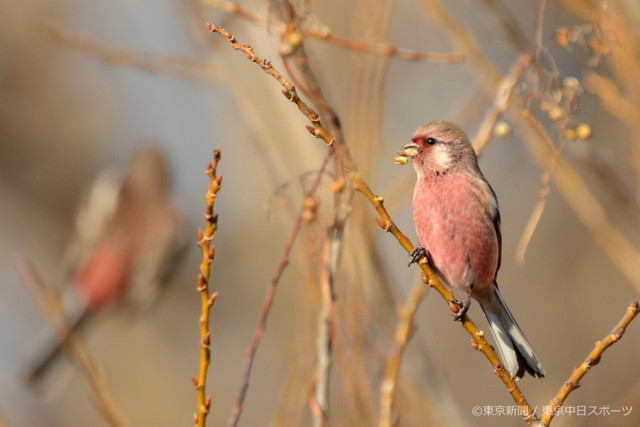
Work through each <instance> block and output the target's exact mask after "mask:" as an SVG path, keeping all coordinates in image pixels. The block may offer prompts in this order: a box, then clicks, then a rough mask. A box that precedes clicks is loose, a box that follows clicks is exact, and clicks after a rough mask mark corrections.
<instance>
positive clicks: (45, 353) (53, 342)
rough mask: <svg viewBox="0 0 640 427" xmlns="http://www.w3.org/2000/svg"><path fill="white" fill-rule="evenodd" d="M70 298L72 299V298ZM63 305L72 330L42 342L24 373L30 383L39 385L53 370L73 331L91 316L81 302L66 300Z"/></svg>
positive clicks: (79, 327) (75, 331)
mask: <svg viewBox="0 0 640 427" xmlns="http://www.w3.org/2000/svg"><path fill="white" fill-rule="evenodd" d="M68 299H69V300H71V299H70V298H68ZM63 306H66V307H65V310H66V312H67V318H68V320H69V322H70V327H71V330H70V331H68V333H66V334H65V335H64V337H61V336H60V334H55V335H53V336H48V337H46V339H45V341H46V342H43V343H42V345H41V347H40V348H39V352H38V354H37V356H36V357H34V358H33V359H32V360H31V361H30V362H29V366H28V367H27V369H26V370H25V372H24V374H23V376H24V380H25V382H26V383H27V384H28V385H31V386H35V385H37V383H39V382H40V380H41V379H42V378H43V377H44V376H45V375H46V374H47V372H49V371H51V368H52V366H53V365H55V364H56V362H58V361H59V360H60V359H61V356H62V354H63V346H64V345H65V342H66V340H67V339H68V337H69V336H70V335H71V334H73V333H77V332H78V331H79V330H80V329H81V328H82V327H83V326H84V324H85V321H86V320H87V318H88V317H89V316H88V313H87V311H86V309H85V308H84V305H83V304H81V303H79V302H71V303H69V302H68V301H66V300H64V301H63Z"/></svg>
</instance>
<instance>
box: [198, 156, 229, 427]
mask: <svg viewBox="0 0 640 427" xmlns="http://www.w3.org/2000/svg"><path fill="white" fill-rule="evenodd" d="M220 158H221V153H220V149H219V148H218V149H216V150H215V151H214V152H213V161H212V162H209V164H208V165H207V175H208V176H209V188H208V189H207V193H206V195H205V200H206V203H207V208H206V211H205V214H204V217H205V220H206V224H205V228H204V231H203V230H202V229H198V246H200V249H201V250H202V262H201V263H200V273H199V274H198V284H197V287H196V290H197V291H198V292H199V293H200V299H201V303H202V304H201V312H200V363H199V372H198V378H195V377H193V378H192V380H193V385H194V386H195V388H196V395H197V401H198V409H197V412H196V413H195V415H194V422H195V425H196V426H198V427H202V426H204V425H205V421H206V418H207V415H208V414H209V410H210V409H211V396H207V395H206V392H205V387H206V382H207V372H208V369H209V362H210V359H211V351H210V349H209V346H210V343H211V332H210V331H209V314H210V313H211V306H212V305H213V303H214V302H215V300H216V298H217V297H218V293H217V292H213V293H211V294H210V293H209V277H210V275H211V263H212V262H213V259H214V258H215V254H216V251H215V247H214V246H212V245H211V241H212V240H213V237H214V235H215V233H216V230H217V229H218V215H217V214H214V211H213V207H214V204H215V201H216V197H217V195H218V191H219V190H220V186H221V185H222V175H220V176H218V175H217V170H218V163H219V162H220Z"/></svg>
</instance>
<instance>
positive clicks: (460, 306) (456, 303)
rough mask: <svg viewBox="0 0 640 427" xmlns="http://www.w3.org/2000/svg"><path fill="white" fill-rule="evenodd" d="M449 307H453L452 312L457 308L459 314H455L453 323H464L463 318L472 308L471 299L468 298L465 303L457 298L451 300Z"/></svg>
mask: <svg viewBox="0 0 640 427" xmlns="http://www.w3.org/2000/svg"><path fill="white" fill-rule="evenodd" d="M449 303H450V304H449V306H450V307H451V310H452V311H453V310H455V309H456V308H457V310H458V311H457V312H455V313H454V314H453V321H454V322H457V321H462V318H463V317H464V316H465V314H467V311H469V307H470V306H471V298H470V297H469V298H467V299H466V300H464V301H460V300H459V299H456V298H451V299H450V300H449Z"/></svg>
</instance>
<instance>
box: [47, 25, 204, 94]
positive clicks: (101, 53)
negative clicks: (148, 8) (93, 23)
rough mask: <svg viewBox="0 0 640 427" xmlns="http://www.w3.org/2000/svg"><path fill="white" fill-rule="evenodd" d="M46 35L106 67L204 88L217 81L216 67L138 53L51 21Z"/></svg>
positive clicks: (128, 47) (125, 46)
mask: <svg viewBox="0 0 640 427" xmlns="http://www.w3.org/2000/svg"><path fill="white" fill-rule="evenodd" d="M43 30H44V33H45V35H46V36H47V37H48V38H49V39H50V40H51V41H52V42H54V43H57V44H60V45H62V46H64V47H66V48H68V49H71V50H74V51H76V52H79V53H82V54H84V55H87V56H90V57H93V58H96V59H97V60H99V61H101V62H102V63H103V64H105V65H110V66H113V67H130V68H135V69H139V70H144V71H147V72H150V73H155V74H164V75H167V76H172V77H179V78H183V79H187V80H191V81H195V82H197V83H200V84H205V85H206V84H211V83H213V82H214V81H215V80H216V77H215V76H216V73H215V68H214V65H213V64H212V63H210V62H206V61H200V60H197V59H191V58H186V57H181V56H173V55H164V54H152V53H148V52H141V51H136V50H134V49H133V48H131V47H130V46H127V45H123V44H115V43H108V42H105V41H101V40H97V39H95V38H94V37H92V36H90V35H88V34H81V33H78V32H76V31H73V30H71V29H69V28H67V27H66V26H64V25H63V24H62V23H60V22H57V21H54V20H49V21H46V22H45V23H44V24H43Z"/></svg>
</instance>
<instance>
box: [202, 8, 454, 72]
mask: <svg viewBox="0 0 640 427" xmlns="http://www.w3.org/2000/svg"><path fill="white" fill-rule="evenodd" d="M198 1H200V2H202V3H204V4H206V5H209V6H213V7H215V8H217V9H220V10H224V11H225V12H227V13H231V14H234V15H237V16H240V17H242V18H244V19H246V20H247V21H249V22H253V23H254V24H258V25H261V26H263V27H268V28H270V29H273V30H276V31H278V32H279V33H284V32H286V31H287V24H286V23H284V22H282V21H276V20H272V19H267V18H265V17H262V16H260V15H257V14H255V13H253V12H251V11H249V10H248V9H246V8H244V7H242V6H241V5H239V4H237V3H234V2H231V1H227V0H198ZM299 30H300V33H301V34H302V35H304V36H306V37H310V38H313V39H317V40H323V41H326V42H327V43H329V44H332V45H334V46H338V47H341V48H344V49H349V50H352V51H355V52H366V53H375V54H378V55H385V56H389V57H396V58H400V59H404V60H407V61H432V62H442V63H445V64H450V63H455V62H460V61H464V59H465V58H464V55H462V54H460V53H434V52H416V51H413V50H409V49H404V48H400V47H396V46H394V45H392V44H389V43H368V42H364V41H359V40H352V39H349V38H346V37H340V36H336V35H333V34H332V33H331V31H330V30H329V29H328V28H326V27H323V28H321V29H315V28H304V27H302V28H300V29H299Z"/></svg>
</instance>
